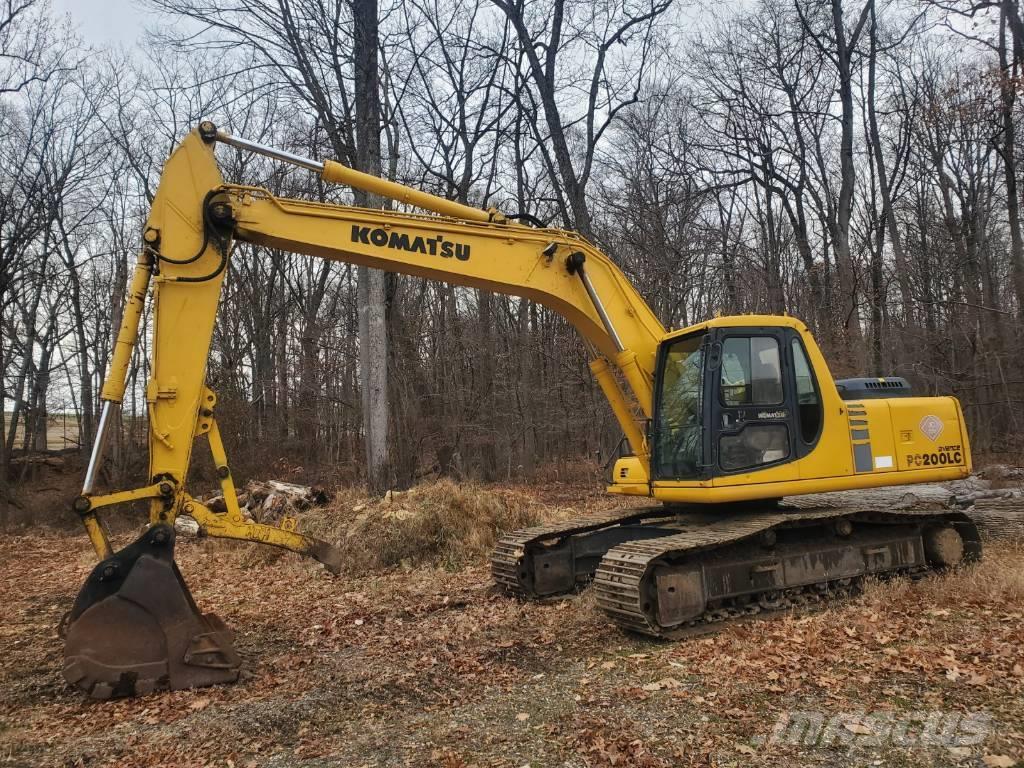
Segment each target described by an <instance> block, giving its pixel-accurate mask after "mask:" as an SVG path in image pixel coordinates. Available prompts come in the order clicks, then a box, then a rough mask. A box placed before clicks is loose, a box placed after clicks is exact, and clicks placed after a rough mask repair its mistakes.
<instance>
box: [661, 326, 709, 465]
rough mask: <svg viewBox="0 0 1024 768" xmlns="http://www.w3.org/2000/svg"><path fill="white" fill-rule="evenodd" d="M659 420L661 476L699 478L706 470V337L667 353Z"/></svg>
mask: <svg viewBox="0 0 1024 768" xmlns="http://www.w3.org/2000/svg"><path fill="white" fill-rule="evenodd" d="M660 384H661V388H660V392H659V397H660V401H659V403H658V408H657V414H656V417H655V429H656V431H657V432H656V433H657V437H656V443H655V447H654V448H655V453H656V463H655V470H656V474H657V476H658V477H665V478H673V479H686V478H691V477H697V476H698V475H699V474H700V472H701V469H702V464H703V457H704V450H703V443H702V440H703V429H702V424H703V416H702V414H703V404H704V335H703V334H701V335H698V336H691V337H688V338H682V339H679V340H678V341H675V342H673V343H672V345H671V346H670V347H669V348H668V350H667V351H666V353H665V357H664V358H663V362H662V369H661V382H660Z"/></svg>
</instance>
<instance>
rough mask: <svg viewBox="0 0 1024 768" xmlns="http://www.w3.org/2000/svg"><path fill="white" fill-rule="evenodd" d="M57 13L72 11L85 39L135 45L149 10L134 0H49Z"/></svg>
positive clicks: (106, 43) (104, 44)
mask: <svg viewBox="0 0 1024 768" xmlns="http://www.w3.org/2000/svg"><path fill="white" fill-rule="evenodd" d="M50 2H51V3H52V4H53V10H54V13H55V14H56V15H58V16H63V15H64V14H70V16H71V21H72V23H73V24H74V25H75V26H76V27H77V28H78V33H79V34H80V35H81V36H82V38H83V39H84V40H85V42H86V43H89V44H91V45H97V46H109V45H117V44H118V43H122V44H124V45H132V44H133V43H134V42H135V41H136V40H137V39H138V38H139V37H141V35H142V31H143V30H142V27H143V25H144V24H145V17H146V14H145V13H143V11H142V10H140V9H139V7H138V6H137V5H136V4H135V3H133V2H132V0H50Z"/></svg>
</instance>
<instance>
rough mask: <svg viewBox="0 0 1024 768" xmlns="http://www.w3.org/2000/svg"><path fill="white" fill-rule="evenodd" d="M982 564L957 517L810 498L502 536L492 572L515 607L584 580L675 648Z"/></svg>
mask: <svg viewBox="0 0 1024 768" xmlns="http://www.w3.org/2000/svg"><path fill="white" fill-rule="evenodd" d="M980 557H981V542H980V539H979V535H978V531H977V528H976V526H975V525H974V523H973V522H972V521H971V519H970V518H969V517H968V516H967V515H966V514H964V513H962V512H956V511H950V510H934V509H920V510H915V509H906V510H898V511H893V509H892V508H891V506H889V505H882V504H872V503H865V504H863V505H851V504H849V503H848V502H844V503H843V504H833V503H830V501H829V499H828V497H827V496H818V497H813V498H811V497H803V498H800V497H798V498H795V499H787V500H785V502H782V503H776V504H770V503H764V504H759V505H753V506H751V505H745V506H738V507H731V508H730V507H720V506H716V507H709V506H703V507H669V506H659V507H652V508H647V509H641V510H630V511H628V512H624V513H617V514H608V515H603V516H595V517H590V518H581V519H577V520H570V521H566V522H564V523H559V524H555V525H549V526H541V527H537V528H529V529H524V530H521V531H516V532H513V533H511V534H508V535H506V536H504V537H502V539H501V540H500V541H499V542H498V545H497V547H496V548H495V552H494V554H493V556H492V560H491V568H492V573H493V575H494V578H495V581H496V582H497V583H498V584H499V585H500V586H501V587H503V588H504V589H505V590H506V591H507V592H509V593H511V594H514V595H518V596H520V597H524V598H544V597H552V596H556V595H560V594H567V593H570V592H573V591H575V590H578V589H580V588H582V587H584V586H586V585H587V584H589V583H591V582H592V583H593V589H594V590H595V592H596V599H597V603H598V605H599V606H600V607H601V609H602V610H603V611H604V612H605V613H606V614H607V615H608V617H609V618H611V620H612V621H614V622H615V623H616V624H617V625H619V626H620V627H622V628H624V629H627V630H630V631H633V632H639V633H642V634H645V635H651V636H654V637H664V638H669V639H679V638H682V637H686V636H689V635H692V634H700V633H703V632H707V631H709V630H712V629H714V628H715V627H716V626H717V625H719V624H721V623H722V622H726V621H731V620H736V619H742V618H747V617H752V616H759V615H767V614H771V613H774V612H779V611H784V610H789V609H794V608H803V607H808V606H814V605H819V604H824V603H828V602H830V601H832V600H834V599H837V598H842V597H845V596H848V595H850V594H853V593H855V592H856V591H857V590H858V589H859V588H860V586H861V585H862V583H863V581H864V580H865V579H866V578H872V577H873V578H889V577H893V576H900V575H906V576H919V575H922V574H925V573H928V572H930V571H934V570H941V569H944V568H950V567H953V566H956V565H959V564H961V563H966V562H971V561H975V560H978V559H980Z"/></svg>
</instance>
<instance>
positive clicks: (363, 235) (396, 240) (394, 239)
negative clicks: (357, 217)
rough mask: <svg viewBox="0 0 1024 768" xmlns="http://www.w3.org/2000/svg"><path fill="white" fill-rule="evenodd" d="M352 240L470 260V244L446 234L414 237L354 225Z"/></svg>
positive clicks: (444, 257) (397, 249) (400, 249)
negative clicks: (453, 239) (450, 238)
mask: <svg viewBox="0 0 1024 768" xmlns="http://www.w3.org/2000/svg"><path fill="white" fill-rule="evenodd" d="M352 242H353V243H362V244H363V245H376V246H379V247H381V248H393V249H394V250H396V251H407V252H409V253H422V254H425V255H429V256H440V257H441V258H443V259H450V258H452V257H455V258H456V259H458V260H459V261H469V246H468V245H466V244H465V243H456V242H454V241H452V240H445V239H444V235H438V236H437V237H418V236H417V237H412V236H410V235H407V234H405V233H404V232H389V231H388V230H386V229H382V228H380V227H378V228H376V229H372V228H370V227H360V226H359V225H358V224H353V225H352Z"/></svg>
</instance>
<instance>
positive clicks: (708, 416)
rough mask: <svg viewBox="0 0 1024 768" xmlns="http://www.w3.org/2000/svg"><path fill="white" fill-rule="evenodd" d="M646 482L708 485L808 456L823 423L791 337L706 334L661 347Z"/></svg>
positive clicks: (797, 338) (728, 329)
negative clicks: (649, 470)
mask: <svg viewBox="0 0 1024 768" xmlns="http://www.w3.org/2000/svg"><path fill="white" fill-rule="evenodd" d="M656 382H657V384H656V387H655V393H654V397H655V407H654V419H653V424H652V434H651V448H652V456H651V467H652V478H651V479H652V480H655V481H657V480H708V479H711V478H714V477H721V476H726V475H730V474H737V473H744V474H745V473H749V472H752V471H757V470H761V469H765V468H768V467H772V466H775V465H780V464H786V463H788V462H791V461H794V460H796V459H800V458H803V457H804V456H806V455H807V454H808V453H810V452H811V451H812V450H813V449H814V447H815V445H816V444H817V442H818V439H819V437H820V436H821V431H822V426H823V422H824V410H823V406H822V398H821V389H820V386H819V384H818V381H817V378H816V376H815V374H814V370H813V368H812V366H811V365H810V363H809V360H808V354H807V349H806V348H805V346H804V343H803V340H802V338H801V335H800V333H799V332H798V331H797V330H796V328H794V327H789V326H788V325H786V326H765V325H757V326H754V325H752V326H732V325H723V326H717V327H716V326H715V325H714V323H713V322H712V323H709V324H708V325H706V326H703V327H702V328H701V329H700V330H697V331H694V332H692V333H687V334H684V335H681V336H679V337H677V338H673V339H669V340H667V341H666V342H665V343H664V344H663V345H662V347H661V349H660V351H659V355H658V367H657V373H656Z"/></svg>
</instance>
